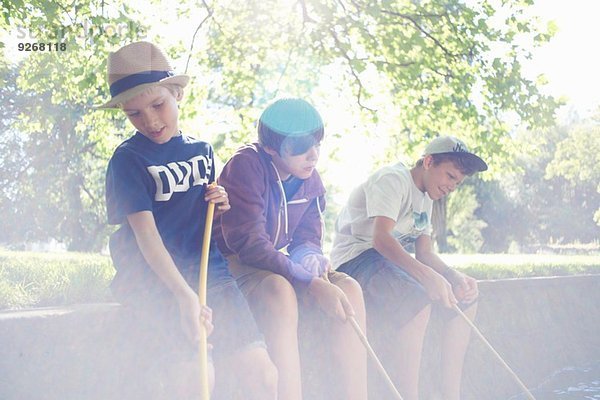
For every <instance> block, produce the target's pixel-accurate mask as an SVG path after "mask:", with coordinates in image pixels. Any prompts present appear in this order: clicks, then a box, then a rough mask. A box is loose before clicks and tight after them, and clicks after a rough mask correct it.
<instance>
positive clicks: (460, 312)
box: [454, 304, 535, 400]
mask: <svg viewBox="0 0 600 400" xmlns="http://www.w3.org/2000/svg"><path fill="white" fill-rule="evenodd" d="M454 311H456V312H457V313H458V315H460V316H461V317H462V318H463V319H464V320H465V321H466V322H467V324H469V326H470V327H471V329H472V330H473V332H475V334H476V335H477V336H478V337H479V339H481V341H482V342H483V343H484V344H485V345H486V346H487V348H488V349H489V350H490V351H491V352H492V353H493V354H494V355H495V356H496V358H497V359H498V361H500V364H502V366H504V368H506V370H507V371H508V372H509V373H510V375H511V376H512V377H513V379H514V380H515V381H516V382H517V384H518V385H519V386H520V387H521V389H523V391H524V392H525V394H526V395H527V397H528V398H529V399H530V400H535V397H533V394H531V392H530V391H529V389H527V386H525V384H524V383H523V382H522V381H521V379H519V377H518V376H517V374H515V372H514V371H513V370H512V369H511V368H510V366H509V365H508V364H507V363H506V361H504V359H503V358H502V357H501V356H500V354H498V352H497V351H496V349H494V347H493V346H492V345H491V344H490V342H488V341H487V339H486V338H485V336H483V334H482V333H481V332H480V331H479V329H477V327H476V326H475V324H473V322H472V321H471V320H470V319H469V317H467V316H466V315H465V313H463V312H462V310H461V309H460V308H459V307H458V306H457V305H456V304H455V305H454Z"/></svg>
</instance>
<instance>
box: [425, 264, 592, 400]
mask: <svg viewBox="0 0 600 400" xmlns="http://www.w3.org/2000/svg"><path fill="white" fill-rule="evenodd" d="M480 292H481V298H480V304H479V312H478V315H477V318H476V320H475V324H476V326H477V327H478V328H479V330H480V331H481V332H482V333H483V335H484V336H485V338H486V339H487V340H488V341H489V342H490V343H491V345H492V346H493V347H494V348H495V349H496V351H497V352H498V353H499V354H500V355H501V356H502V358H503V359H504V360H505V361H506V362H507V363H508V365H509V366H510V367H511V368H512V370H513V371H514V372H515V373H516V374H517V376H518V377H519V378H520V379H521V380H522V381H523V382H524V383H525V385H526V386H527V387H528V388H529V389H532V388H535V387H537V386H538V385H539V384H540V383H542V382H543V381H544V379H546V378H548V377H549V376H550V375H551V374H552V373H553V372H555V371H557V370H559V369H561V368H564V367H567V366H577V365H579V366H581V365H583V364H586V363H589V362H592V361H598V360H600V275H593V276H573V277H549V278H530V279H508V280H496V281H483V282H480ZM434 328H435V326H434ZM438 328H439V327H438ZM432 331H433V332H432V333H430V336H429V337H428V339H427V343H428V344H429V346H428V349H429V352H428V354H427V360H426V365H425V368H423V370H422V375H423V379H422V383H423V386H424V387H423V391H424V392H427V391H428V387H431V386H432V385H431V383H432V380H435V379H437V376H438V375H436V372H435V371H430V370H435V360H437V359H438V357H439V348H437V347H436V346H435V344H436V342H437V339H439V337H438V335H439V333H436V332H435V331H436V329H433V330H432ZM428 369H430V370H428ZM518 393H521V390H520V388H519V386H518V385H517V383H515V381H514V379H513V378H512V377H511V375H510V374H509V373H508V372H507V371H506V369H505V368H504V367H502V365H501V364H500V363H499V362H498V361H497V359H496V358H495V357H494V355H493V354H492V353H491V352H490V350H489V349H488V348H487V347H485V346H484V345H483V343H482V342H481V341H480V340H479V339H478V338H477V337H476V336H475V335H472V339H471V344H470V347H469V350H468V353H467V357H466V360H465V370H464V375H463V398H464V399H465V400H482V399H485V400H494V399H499V400H500V399H502V400H505V399H508V398H510V397H511V396H513V395H516V394H518ZM538 400H540V399H538Z"/></svg>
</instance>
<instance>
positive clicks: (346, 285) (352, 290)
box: [336, 276, 364, 305]
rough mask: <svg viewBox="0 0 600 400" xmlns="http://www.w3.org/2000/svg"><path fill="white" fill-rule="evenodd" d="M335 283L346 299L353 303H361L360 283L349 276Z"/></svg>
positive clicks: (362, 301)
mask: <svg viewBox="0 0 600 400" xmlns="http://www.w3.org/2000/svg"><path fill="white" fill-rule="evenodd" d="M336 285H337V286H338V287H339V288H340V289H342V290H343V291H344V293H346V296H347V297H348V300H349V301H350V302H351V303H352V304H353V305H354V304H362V303H364V300H363V292H362V288H361V287H360V284H359V283H358V282H357V281H356V280H355V279H354V278H351V277H349V276H348V277H345V278H344V279H341V280H340V281H338V282H336Z"/></svg>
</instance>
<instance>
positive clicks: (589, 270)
mask: <svg viewBox="0 0 600 400" xmlns="http://www.w3.org/2000/svg"><path fill="white" fill-rule="evenodd" d="M441 257H442V258H443V259H444V260H446V261H447V262H448V264H450V265H452V266H454V267H456V268H458V269H460V270H462V271H464V272H466V273H468V274H469V275H471V276H473V277H475V278H477V279H503V278H519V277H533V276H556V275H582V274H600V255H588V256H583V255H532V254H474V255H457V254H443V255H442V256H441ZM113 275H114V269H113V267H112V264H111V261H110V258H109V257H108V256H104V255H99V254H83V253H31V252H17V251H5V250H0V309H19V308H26V307H44V306H61V305H67V304H74V303H90V302H101V301H110V300H111V296H110V290H109V289H108V285H109V283H110V280H111V279H112V277H113Z"/></svg>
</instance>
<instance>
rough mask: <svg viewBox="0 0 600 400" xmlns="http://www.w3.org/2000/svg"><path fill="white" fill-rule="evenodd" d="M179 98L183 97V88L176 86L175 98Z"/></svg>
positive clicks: (179, 99)
mask: <svg viewBox="0 0 600 400" xmlns="http://www.w3.org/2000/svg"><path fill="white" fill-rule="evenodd" d="M181 99H183V88H182V87H179V86H178V87H177V93H176V94H175V100H177V101H181Z"/></svg>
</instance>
